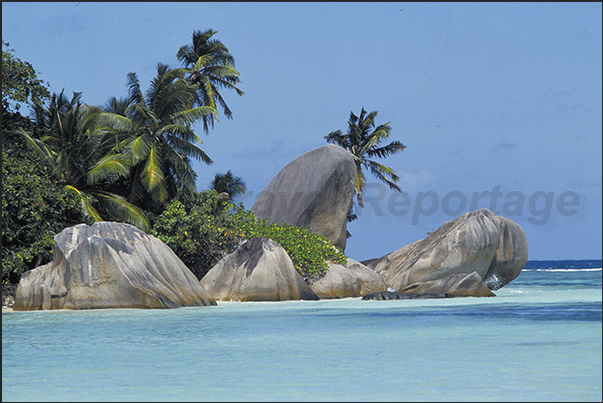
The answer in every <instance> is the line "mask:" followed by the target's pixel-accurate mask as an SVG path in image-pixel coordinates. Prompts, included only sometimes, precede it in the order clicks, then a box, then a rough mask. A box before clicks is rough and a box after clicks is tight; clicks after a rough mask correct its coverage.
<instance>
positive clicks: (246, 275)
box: [200, 237, 318, 301]
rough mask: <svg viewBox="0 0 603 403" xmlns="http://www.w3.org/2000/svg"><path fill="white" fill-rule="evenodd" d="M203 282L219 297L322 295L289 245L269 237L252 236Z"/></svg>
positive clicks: (282, 298)
mask: <svg viewBox="0 0 603 403" xmlns="http://www.w3.org/2000/svg"><path fill="white" fill-rule="evenodd" d="M200 284H201V285H202V286H203V287H204V288H205V289H206V290H207V291H208V292H209V293H210V294H211V295H212V297H213V298H215V299H216V300H218V301H286V300H300V299H302V300H317V299H318V296H317V295H316V294H315V293H314V292H313V291H312V290H311V289H310V287H309V286H308V284H307V283H306V282H305V281H304V278H303V277H302V276H301V274H299V273H298V272H297V270H295V267H294V266H293V262H292V261H291V258H290V257H289V255H288V254H287V252H286V251H285V249H283V248H282V247H281V246H280V245H279V244H277V243H275V242H274V241H273V240H272V239H269V238H266V237H257V238H252V239H250V240H248V241H247V242H245V243H244V244H242V245H241V246H240V247H239V248H238V249H237V250H235V251H234V252H233V253H231V254H228V255H226V256H225V257H224V258H222V259H221V260H220V261H219V262H218V263H216V265H215V266H214V267H212V268H211V269H210V270H209V272H207V274H206V275H205V276H203V278H202V279H201V281H200Z"/></svg>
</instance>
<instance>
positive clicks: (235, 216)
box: [152, 190, 347, 282]
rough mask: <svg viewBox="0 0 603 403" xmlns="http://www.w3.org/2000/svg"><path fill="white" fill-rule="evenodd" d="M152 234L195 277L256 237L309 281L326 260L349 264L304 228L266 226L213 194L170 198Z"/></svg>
mask: <svg viewBox="0 0 603 403" xmlns="http://www.w3.org/2000/svg"><path fill="white" fill-rule="evenodd" d="M152 234H153V235H154V236H156V237H158V238H159V239H161V240H162V241H163V242H165V243H166V244H167V245H168V246H169V247H170V248H172V250H173V251H174V252H175V253H176V254H177V255H178V256H179V257H180V259H182V261H183V262H184V264H186V265H187V266H188V268H189V269H191V271H192V272H193V273H194V274H195V275H196V276H197V278H199V279H201V278H202V277H203V276H204V275H205V274H206V273H207V272H208V271H209V270H210V269H211V268H212V267H213V266H214V265H215V264H216V263H217V262H218V261H219V260H220V259H221V258H222V257H224V256H225V255H226V254H228V253H231V252H234V250H235V249H236V248H237V247H238V246H239V245H241V244H242V243H243V242H244V241H245V240H247V239H251V238H255V237H259V236H265V237H267V238H270V239H272V240H273V241H274V242H276V243H278V244H279V245H281V246H282V247H283V248H284V249H285V250H286V251H287V254H288V255H289V257H291V260H292V261H293V265H294V266H295V268H296V270H297V271H298V272H299V273H300V274H301V275H302V276H303V277H304V279H305V280H306V281H307V282H312V281H313V280H317V279H319V278H321V277H322V275H324V273H326V270H327V268H328V264H327V262H328V261H331V262H334V263H340V264H344V263H345V262H346V261H347V258H346V257H345V255H344V254H343V252H341V250H340V249H338V248H336V247H335V246H333V244H332V243H331V242H330V241H329V240H327V239H326V238H324V237H322V236H320V235H317V234H314V233H312V232H310V231H308V230H307V229H306V228H304V227H296V226H293V225H288V224H285V223H281V224H278V225H277V224H271V225H268V224H267V223H266V220H259V219H258V218H257V217H256V216H255V214H253V213H252V212H251V211H248V210H246V209H245V208H244V207H243V204H242V203H239V204H238V205H235V204H233V203H230V202H228V201H224V200H223V199H222V198H220V196H219V194H218V193H217V192H216V191H215V190H209V191H203V192H199V193H194V194H193V195H190V196H182V195H181V196H179V197H178V198H176V199H174V200H172V201H171V202H170V203H168V204H167V205H166V207H165V209H164V210H163V211H162V213H161V214H160V215H159V216H157V217H156V218H155V219H154V220H153V229H152Z"/></svg>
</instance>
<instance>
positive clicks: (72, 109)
mask: <svg viewBox="0 0 603 403" xmlns="http://www.w3.org/2000/svg"><path fill="white" fill-rule="evenodd" d="M100 112H102V111H101V109H100V108H98V107H92V106H88V105H86V104H84V103H82V102H81V93H77V92H74V94H73V97H72V99H71V100H69V99H68V98H67V97H66V96H65V95H64V94H63V91H61V93H60V94H59V95H57V94H53V95H52V98H51V100H50V105H49V106H48V107H47V108H46V107H44V105H43V104H42V103H41V102H40V100H38V99H36V100H34V114H33V121H34V126H35V128H36V129H37V130H38V131H40V132H41V133H42V136H41V137H40V138H34V137H32V136H30V134H28V133H27V132H25V131H24V130H23V129H20V130H19V133H20V134H21V135H23V136H24V137H25V139H26V141H27V144H28V145H29V146H30V147H31V148H32V149H33V150H34V151H35V152H36V153H37V154H38V155H39V156H41V157H42V158H43V160H44V161H45V162H46V163H47V164H48V165H49V166H50V167H51V172H52V175H53V176H54V177H55V178H56V179H57V181H58V182H59V183H60V184H63V185H65V187H66V188H68V189H70V190H72V191H74V192H75V193H76V194H77V196H78V198H79V200H80V203H81V207H82V212H83V213H84V215H86V216H88V217H91V218H92V219H93V220H94V221H103V220H105V219H115V220H119V221H125V222H129V223H131V224H133V225H136V226H137V227H139V228H140V229H142V230H144V231H147V230H148V229H149V223H148V220H147V218H146V216H145V214H144V212H143V211H142V210H141V209H140V208H138V207H136V206H134V205H133V204H131V203H129V202H128V201H127V200H125V199H124V198H123V197H122V196H119V195H117V194H114V193H112V192H108V191H106V190H105V189H104V186H103V185H104V182H106V181H111V180H114V179H115V178H118V177H120V176H124V175H127V172H128V166H127V165H125V164H124V163H123V161H120V160H119V159H115V160H111V161H105V162H103V161H104V159H105V156H106V155H107V154H108V153H110V152H111V150H112V149H113V148H114V147H115V146H116V145H117V144H118V143H119V141H121V140H122V138H120V136H119V134H117V133H115V132H114V131H113V130H111V129H110V128H108V127H105V126H101V125H99V124H98V122H97V120H96V119H97V117H98V116H99V113H100Z"/></svg>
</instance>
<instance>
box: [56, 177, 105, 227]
mask: <svg viewBox="0 0 603 403" xmlns="http://www.w3.org/2000/svg"><path fill="white" fill-rule="evenodd" d="M65 187H66V188H67V189H70V190H73V191H74V192H75V193H76V194H77V195H78V197H79V199H80V207H81V209H82V213H83V214H84V215H85V216H87V217H90V218H92V219H93V220H94V221H95V222H98V221H103V217H101V215H100V213H99V212H98V211H97V210H96V209H95V208H94V207H93V206H92V203H91V202H90V201H89V200H88V198H87V197H86V195H85V194H84V193H83V192H80V191H79V190H78V189H76V188H75V187H74V186H71V185H66V186H65Z"/></svg>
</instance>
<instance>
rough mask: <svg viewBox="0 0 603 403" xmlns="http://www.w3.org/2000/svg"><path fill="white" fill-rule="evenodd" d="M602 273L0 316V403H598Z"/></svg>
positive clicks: (528, 274) (568, 269) (527, 273)
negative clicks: (380, 296) (409, 295)
mask: <svg viewBox="0 0 603 403" xmlns="http://www.w3.org/2000/svg"><path fill="white" fill-rule="evenodd" d="M601 266H602V265H601V260H563V261H529V262H528V264H527V265H526V267H525V269H524V270H523V271H522V273H521V275H520V276H519V277H518V278H516V279H515V280H514V281H513V282H511V283H510V284H508V285H507V286H505V287H504V288H501V289H499V290H497V291H496V294H497V297H493V298H451V299H434V300H391V301H362V300H361V299H360V298H345V299H339V300H320V301H286V302H245V303H237V302H228V303H219V305H218V306H215V307H198V308H181V309H175V310H140V309H121V310H118V309H105V310H89V311H50V312H7V313H3V314H2V401H3V402H6V401H597V402H601V400H602V387H601V383H602V371H601V353H602V352H601V342H602V332H601V323H602V322H601V295H602V292H601Z"/></svg>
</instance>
